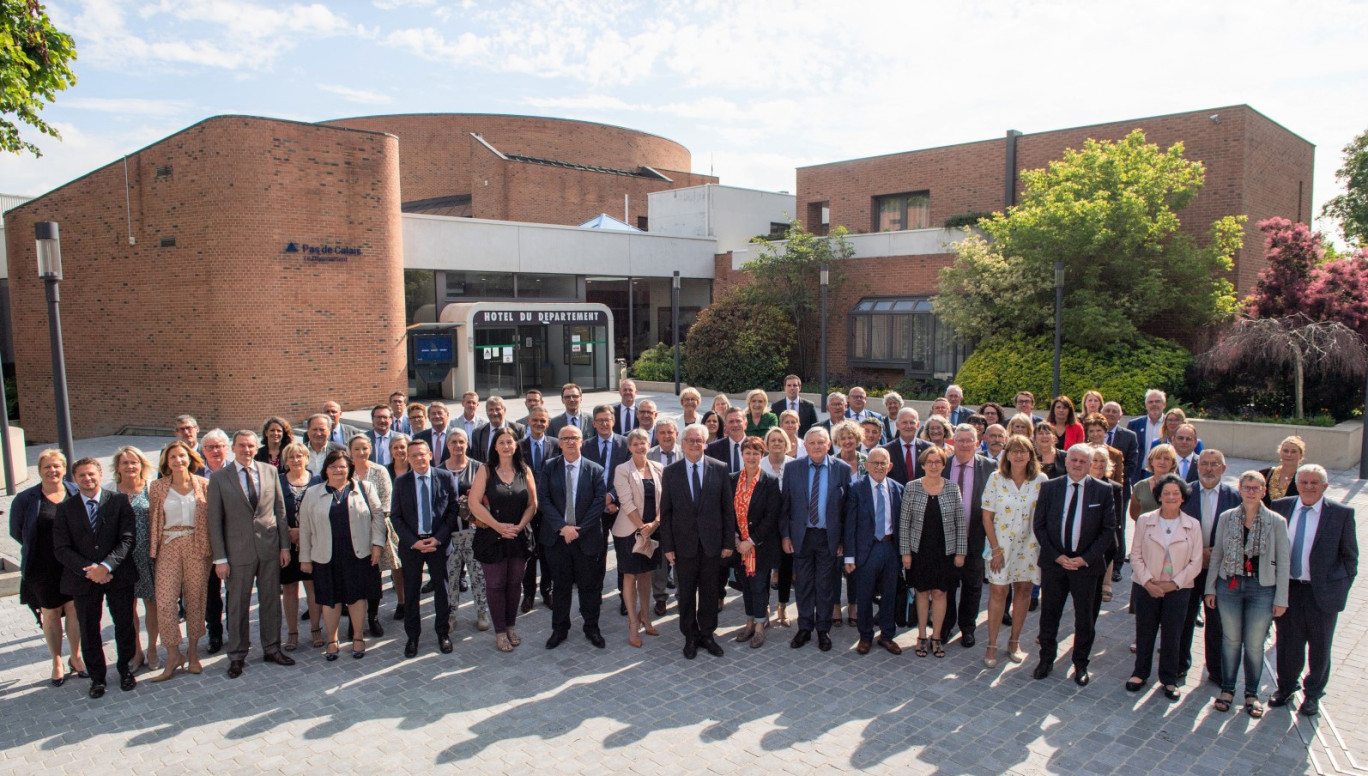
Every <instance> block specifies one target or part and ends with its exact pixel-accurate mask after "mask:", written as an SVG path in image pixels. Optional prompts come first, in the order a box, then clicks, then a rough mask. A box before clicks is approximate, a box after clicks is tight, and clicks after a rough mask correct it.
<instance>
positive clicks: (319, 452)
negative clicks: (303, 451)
mask: <svg viewBox="0 0 1368 776" xmlns="http://www.w3.org/2000/svg"><path fill="white" fill-rule="evenodd" d="M304 428H305V432H304V434H305V436H304V446H305V447H307V448H309V471H310V472H313V473H314V474H317V475H318V476H320V477H322V476H323V459H324V458H327V457H328V453H331V452H332V451H334V450H346V449H347V447H346V445H340V444H338V443H336V442H334V441H332V438H331V437H332V428H333V425H332V421H331V420H329V419H328V416H327V415H326V414H324V413H322V412H320V413H318V414H317V415H311V416H309V419H308V420H307V421H305V423H304ZM224 468H231V467H224Z"/></svg>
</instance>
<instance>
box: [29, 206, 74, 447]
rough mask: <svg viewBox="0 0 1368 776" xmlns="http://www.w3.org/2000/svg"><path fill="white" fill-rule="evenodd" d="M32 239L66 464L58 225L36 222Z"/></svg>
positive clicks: (59, 438) (67, 438) (67, 442)
mask: <svg viewBox="0 0 1368 776" xmlns="http://www.w3.org/2000/svg"><path fill="white" fill-rule="evenodd" d="M33 236H34V237H35V238H36V239H37V241H38V277H40V278H42V279H43V283H44V285H46V286H47V305H48V332H49V333H50V334H51V338H52V395H53V402H54V404H55V405H56V410H57V442H58V445H59V446H60V447H61V448H62V454H63V455H65V456H66V458H67V461H68V462H71V461H75V460H76V457H75V455H74V454H73V453H74V448H75V445H73V444H72V441H71V408H70V407H69V406H68V404H67V381H66V356H65V354H64V353H63V352H62V318H61V313H60V312H59V310H58V303H59V302H60V301H61V293H60V292H59V291H58V289H57V284H58V283H59V282H60V281H61V279H62V245H61V240H60V238H59V237H58V234H57V222H55V221H39V222H38V223H36V224H34V225H33Z"/></svg>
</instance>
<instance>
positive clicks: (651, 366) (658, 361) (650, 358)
mask: <svg viewBox="0 0 1368 776" xmlns="http://www.w3.org/2000/svg"><path fill="white" fill-rule="evenodd" d="M679 357H680V360H679V373H680V375H679V379H681V380H684V381H686V382H687V381H688V378H687V377H685V375H684V363H685V350H684V345H683V344H682V343H681V344H680V346H679ZM674 365H675V364H674V348H672V347H670V346H669V345H666V344H665V343H664V342H657V343H656V346H655V347H653V348H647V349H646V350H644V351H642V352H641V356H640V357H638V358H637V360H636V363H634V364H632V370H631V374H632V377H635V378H636V379H638V380H647V381H650V382H653V383H672V382H674V379H675V376H674Z"/></svg>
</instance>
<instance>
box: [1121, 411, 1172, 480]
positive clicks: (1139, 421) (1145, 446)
mask: <svg viewBox="0 0 1368 776" xmlns="http://www.w3.org/2000/svg"><path fill="white" fill-rule="evenodd" d="M1148 421H1149V415H1140V416H1139V417H1135V418H1131V419H1130V420H1129V421H1127V422H1126V430H1127V431H1129V432H1131V433H1132V434H1134V435H1135V447H1136V455H1135V461H1134V462H1133V463H1132V464H1131V465H1132V466H1133V467H1134V468H1133V471H1134V474H1133V475H1132V479H1133V480H1135V481H1139V480H1142V479H1144V478H1145V476H1146V475H1143V474H1141V473H1140V472H1142V471H1145V456H1147V455H1149V449H1150V448H1151V447H1154V440H1153V439H1148V438H1146V436H1145V430H1146V428H1147V427H1148V425H1149V423H1148ZM1160 421H1161V423H1162V417H1161V418H1160ZM1116 427H1117V428H1121V424H1120V423H1118V424H1116Z"/></svg>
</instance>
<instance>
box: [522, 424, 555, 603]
mask: <svg viewBox="0 0 1368 776" xmlns="http://www.w3.org/2000/svg"><path fill="white" fill-rule="evenodd" d="M550 423H551V416H550V415H549V414H548V413H547V411H546V408H545V407H543V406H541V405H537V406H535V407H533V408H532V409H531V410H530V411H529V412H528V413H527V436H526V437H523V439H522V440H521V441H520V442H518V446H519V447H521V448H522V458H523V461H524V462H525V463H526V464H527V465H528V466H529V467H530V468H531V469H532V472H533V474H535V473H536V472H539V471H541V468H542V465H543V464H545V463H546V462H547V461H549V460H551V459H552V458H555V457H556V456H558V455H560V446H559V445H557V444H556V440H555V439H552V438H551V437H549V436H547V435H546V429H547V427H548V426H549V425H550ZM530 527H531V529H532V535H533V536H541V513H540V512H538V513H537V514H535V515H533V516H532V523H531V526H530ZM538 562H540V564H541V577H542V580H541V595H542V602H543V603H545V604H546V606H547V608H550V607H551V572H550V571H548V570H547V566H546V553H544V552H542V550H541V544H540V542H539V543H538V544H537V545H536V548H535V550H534V553H533V556H532V557H530V558H528V559H527V570H526V571H525V572H524V573H523V586H522V587H523V598H522V605H521V607H520V608H521V609H522V613H523V614H527V613H528V612H530V611H532V609H533V608H534V607H535V606H536V604H537V598H536V594H537V564H538Z"/></svg>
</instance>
